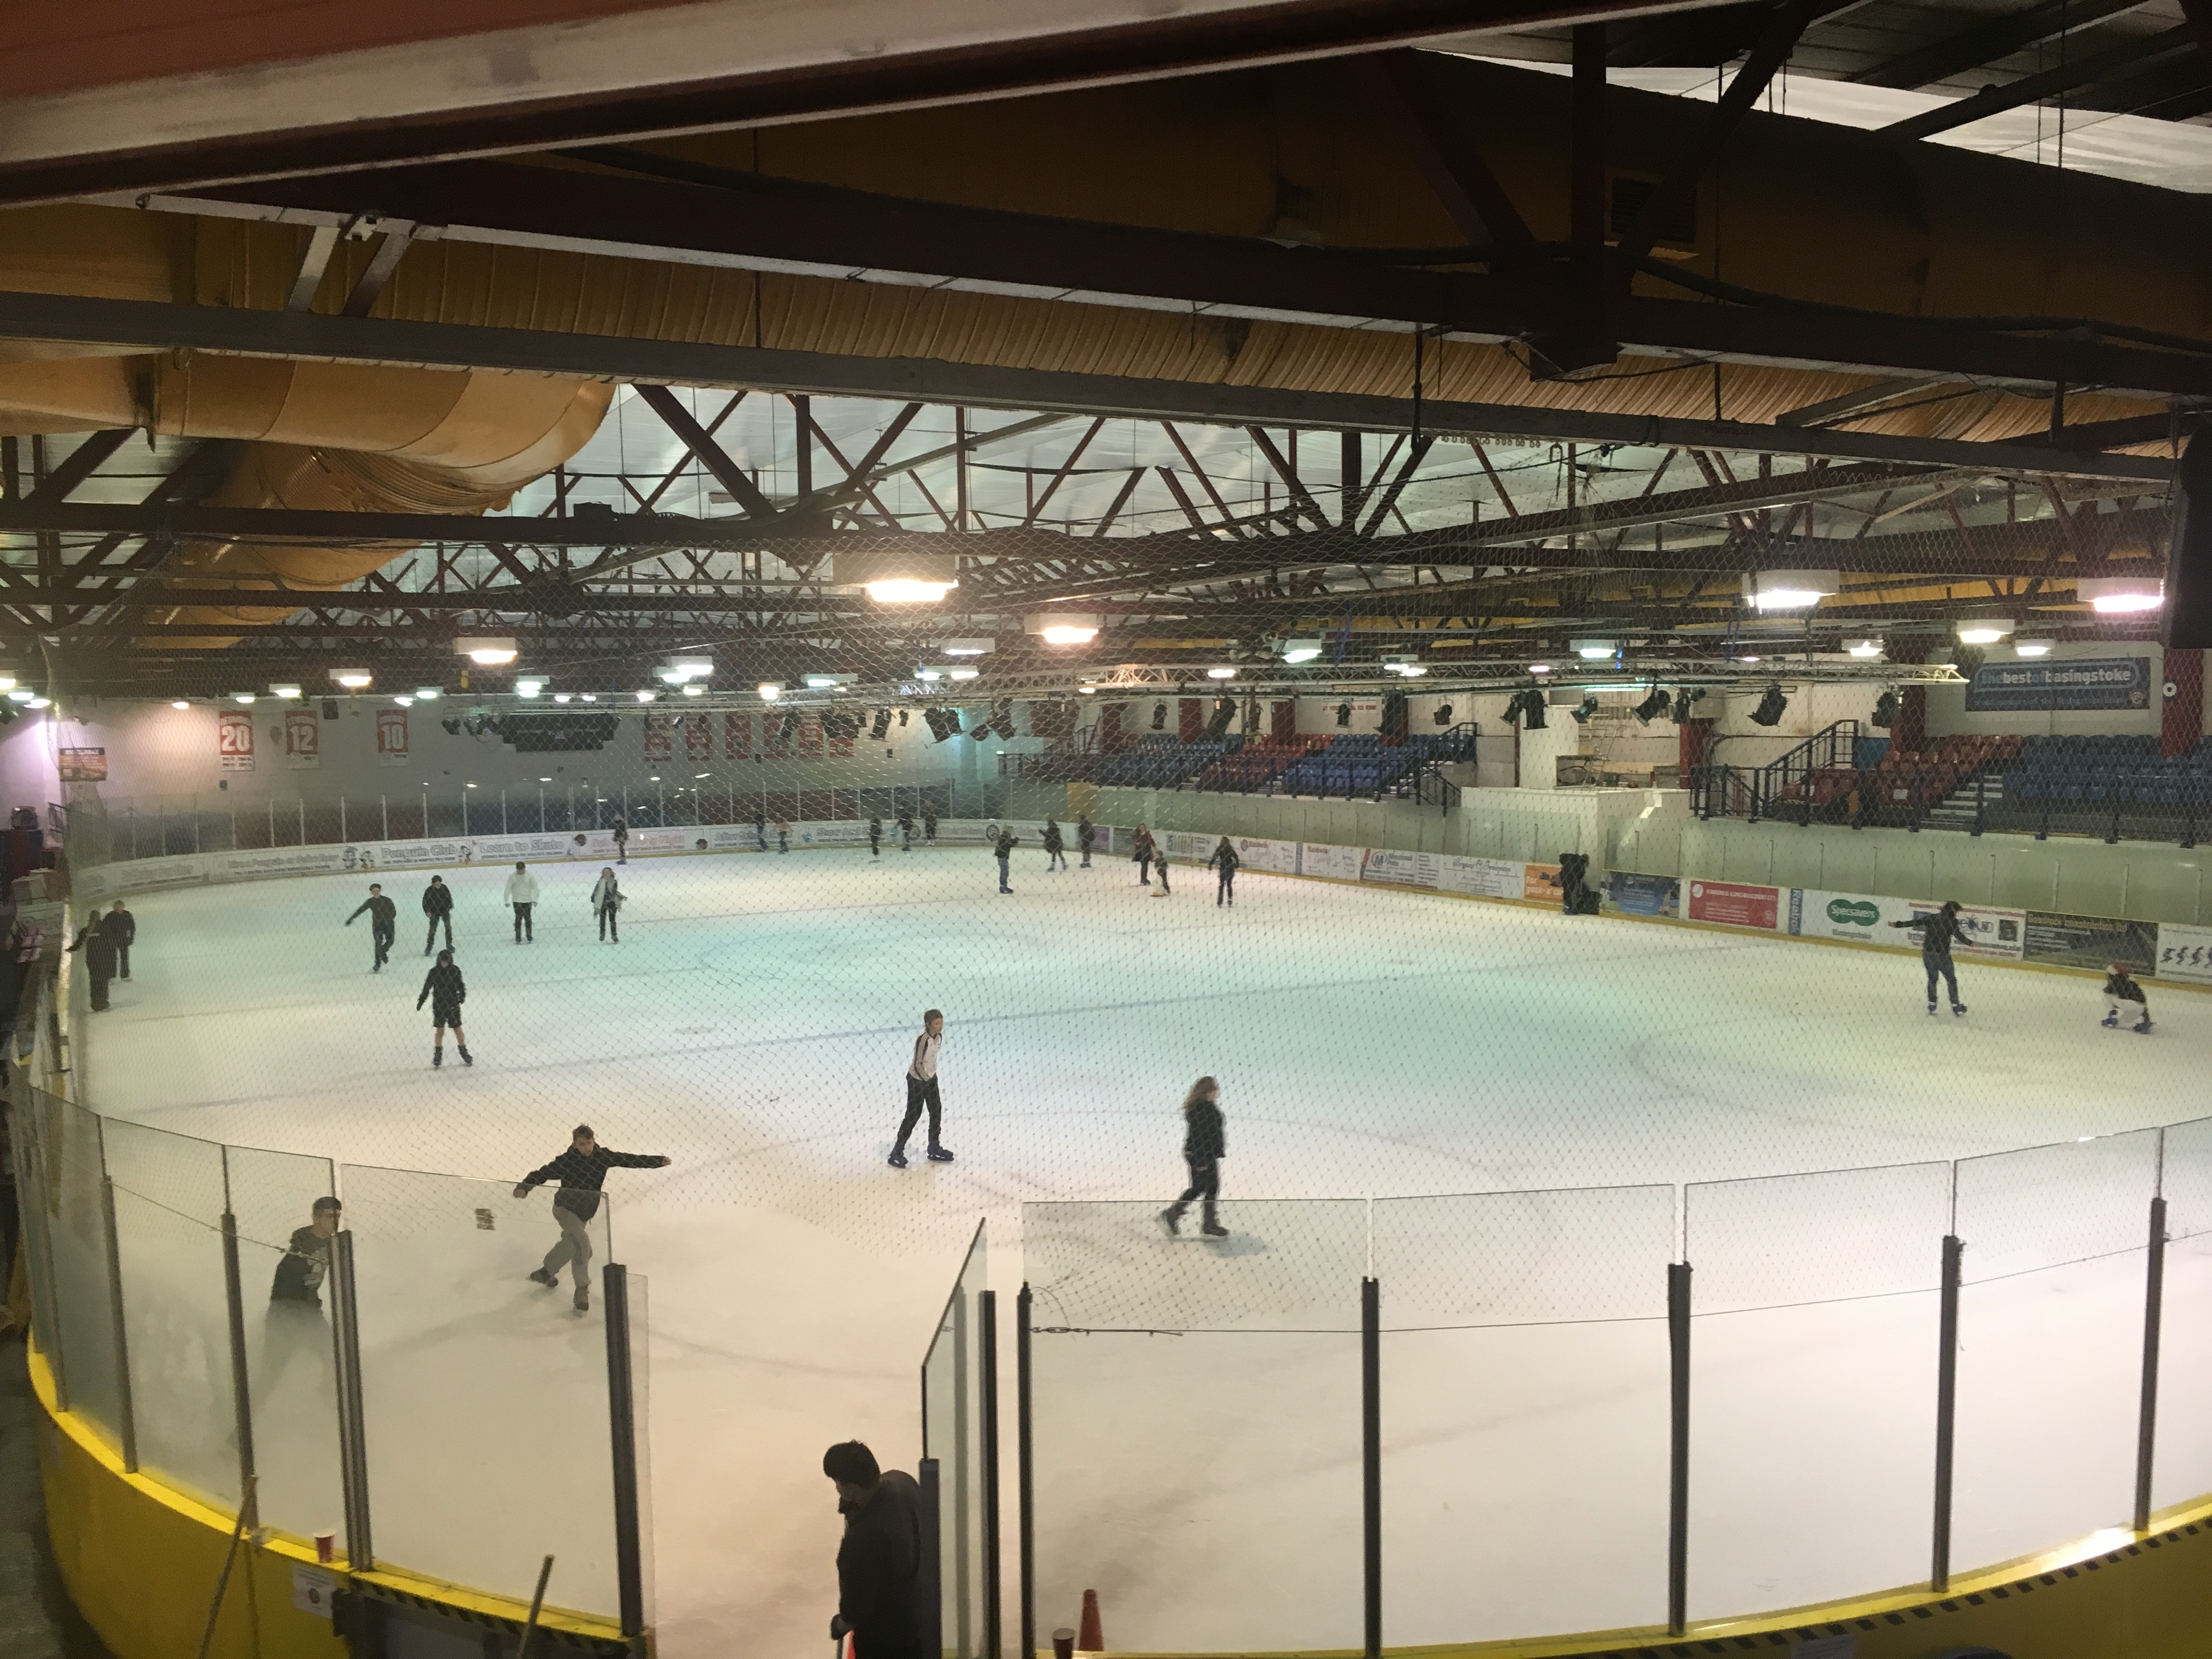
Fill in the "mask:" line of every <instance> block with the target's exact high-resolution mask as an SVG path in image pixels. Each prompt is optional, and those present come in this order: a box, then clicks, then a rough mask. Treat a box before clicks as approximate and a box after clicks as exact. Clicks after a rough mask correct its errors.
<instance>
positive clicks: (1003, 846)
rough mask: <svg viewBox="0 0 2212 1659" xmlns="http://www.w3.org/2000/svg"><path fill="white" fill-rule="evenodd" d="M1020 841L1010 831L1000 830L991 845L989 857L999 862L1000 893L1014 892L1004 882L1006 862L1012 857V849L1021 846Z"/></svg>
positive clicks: (1019, 838) (1006, 871) (1006, 870)
mask: <svg viewBox="0 0 2212 1659" xmlns="http://www.w3.org/2000/svg"><path fill="white" fill-rule="evenodd" d="M1021 839H1022V838H1021V837H1020V836H1018V835H1016V834H1015V833H1014V832H1013V831H1012V830H1011V829H1001V830H1000V831H999V838H998V839H997V840H996V841H994V842H992V843H991V855H992V856H993V857H994V858H995V859H997V860H999V890H1000V892H1002V893H1011V892H1012V891H1013V889H1012V887H1011V886H1009V885H1008V884H1007V882H1006V877H1007V874H1008V869H1007V864H1006V860H1009V859H1011V858H1012V857H1013V855H1014V848H1017V847H1018V846H1019V845H1020V844H1021Z"/></svg>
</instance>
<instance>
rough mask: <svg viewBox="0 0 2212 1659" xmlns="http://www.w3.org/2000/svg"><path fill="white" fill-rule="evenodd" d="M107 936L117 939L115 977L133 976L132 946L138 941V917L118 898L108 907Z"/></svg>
mask: <svg viewBox="0 0 2212 1659" xmlns="http://www.w3.org/2000/svg"><path fill="white" fill-rule="evenodd" d="M107 936H108V938H110V939H113V940H114V941H115V977H116V978H118V979H129V978H130V977H131V946H132V945H135V944H137V942H138V918H137V917H136V916H134V915H131V912H130V911H129V910H127V909H125V908H124V905H123V901H122V900H121V899H118V900H116V901H115V902H114V903H112V904H111V905H109V906H108V907H107Z"/></svg>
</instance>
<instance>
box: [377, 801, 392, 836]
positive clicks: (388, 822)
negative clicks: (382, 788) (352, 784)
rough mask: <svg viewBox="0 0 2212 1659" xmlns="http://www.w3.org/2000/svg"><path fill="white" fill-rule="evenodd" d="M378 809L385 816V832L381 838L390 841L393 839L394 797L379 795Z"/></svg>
mask: <svg viewBox="0 0 2212 1659" xmlns="http://www.w3.org/2000/svg"><path fill="white" fill-rule="evenodd" d="M376 810H377V811H379V812H380V814H382V817H383V824H384V834H383V836H381V839H382V840H385V841H390V840H391V839H392V797H391V796H389V795H379V796H378V797H377V798H376Z"/></svg>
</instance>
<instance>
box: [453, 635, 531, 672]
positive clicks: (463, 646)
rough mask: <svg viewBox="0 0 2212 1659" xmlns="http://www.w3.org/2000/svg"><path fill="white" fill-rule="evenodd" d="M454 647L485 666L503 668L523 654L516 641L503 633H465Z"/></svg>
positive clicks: (479, 664) (472, 660)
mask: <svg viewBox="0 0 2212 1659" xmlns="http://www.w3.org/2000/svg"><path fill="white" fill-rule="evenodd" d="M453 649H454V650H455V651H456V652H458V653H460V654H461V655H462V656H464V657H466V658H467V659H469V660H470V661H471V662H472V663H475V664H477V665H478V666H480V667H483V668H503V667H505V666H506V665H507V664H508V663H511V662H513V660H514V659H515V658H516V657H518V656H520V654H521V649H520V647H518V646H517V645H516V644H515V642H514V641H513V640H511V639H509V638H507V636H506V635H501V634H465V635H462V636H461V637H460V638H459V639H457V640H455V641H453Z"/></svg>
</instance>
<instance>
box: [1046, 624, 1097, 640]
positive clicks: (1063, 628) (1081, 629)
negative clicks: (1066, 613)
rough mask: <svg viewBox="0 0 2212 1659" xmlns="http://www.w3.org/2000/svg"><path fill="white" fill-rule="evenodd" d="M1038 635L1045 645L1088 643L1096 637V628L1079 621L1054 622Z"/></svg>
mask: <svg viewBox="0 0 2212 1659" xmlns="http://www.w3.org/2000/svg"><path fill="white" fill-rule="evenodd" d="M1038 637H1039V638H1041V639H1042V640H1043V641H1044V642H1045V643H1046V644H1047V645H1088V644H1090V643H1091V641H1093V640H1095V639H1097V637H1098V630H1097V629H1095V628H1090V627H1086V626H1085V625H1084V624H1083V623H1054V625H1053V626H1052V627H1050V628H1048V629H1045V630H1044V631H1043V633H1042V634H1041V635H1039V636H1038Z"/></svg>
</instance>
